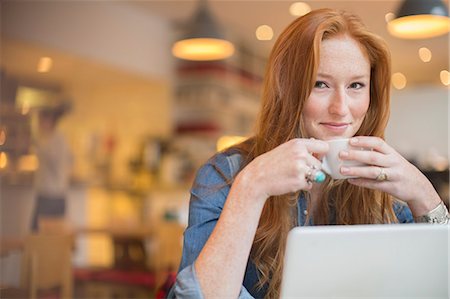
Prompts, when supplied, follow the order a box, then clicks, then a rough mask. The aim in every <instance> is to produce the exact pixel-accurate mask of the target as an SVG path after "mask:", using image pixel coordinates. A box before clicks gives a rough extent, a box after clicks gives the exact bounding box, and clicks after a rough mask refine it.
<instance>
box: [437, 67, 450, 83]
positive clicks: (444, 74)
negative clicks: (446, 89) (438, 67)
mask: <svg viewBox="0 0 450 299" xmlns="http://www.w3.org/2000/svg"><path fill="white" fill-rule="evenodd" d="M439 77H440V78H441V82H442V84H444V85H445V86H449V85H450V72H449V71H447V70H443V71H441V73H440V74H439Z"/></svg>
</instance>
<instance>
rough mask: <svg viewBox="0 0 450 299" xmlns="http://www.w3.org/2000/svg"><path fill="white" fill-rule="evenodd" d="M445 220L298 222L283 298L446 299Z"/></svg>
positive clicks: (287, 260) (286, 265) (291, 236)
mask: <svg viewBox="0 0 450 299" xmlns="http://www.w3.org/2000/svg"><path fill="white" fill-rule="evenodd" d="M449 228H450V226H449V225H430V224H392V225H385V224H384V225H381V224H380V225H351V226H340V225H338V226H310V227H296V228H294V229H292V230H291V231H290V232H289V235H288V239H287V245H286V254H285V261H284V269H283V278H282V283H281V298H383V299H385V298H408V299H409V298H427V299H431V298H445V299H448V298H449V284H450V281H449V235H450V229H449Z"/></svg>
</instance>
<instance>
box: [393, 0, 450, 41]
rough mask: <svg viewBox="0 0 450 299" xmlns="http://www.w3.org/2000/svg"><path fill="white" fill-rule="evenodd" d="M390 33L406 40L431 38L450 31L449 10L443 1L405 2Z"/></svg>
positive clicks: (415, 0) (413, 0)
mask: <svg viewBox="0 0 450 299" xmlns="http://www.w3.org/2000/svg"><path fill="white" fill-rule="evenodd" d="M387 28H388V31H389V33H390V34H392V35H393V36H395V37H399V38H405V39H422V38H430V37H435V36H439V35H443V34H447V33H448V32H449V31H450V18H449V14H448V8H447V7H446V6H445V4H444V3H443V2H442V1H441V0H404V1H403V3H402V4H401V6H400V7H399V9H398V11H397V14H396V18H395V19H393V20H391V21H389V22H388V25H387Z"/></svg>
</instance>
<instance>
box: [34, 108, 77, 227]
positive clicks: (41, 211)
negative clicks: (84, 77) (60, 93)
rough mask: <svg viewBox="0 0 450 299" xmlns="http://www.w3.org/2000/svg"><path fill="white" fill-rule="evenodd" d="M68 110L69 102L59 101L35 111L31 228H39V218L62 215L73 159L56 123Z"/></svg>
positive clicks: (59, 216)
mask: <svg viewBox="0 0 450 299" xmlns="http://www.w3.org/2000/svg"><path fill="white" fill-rule="evenodd" d="M68 110H69V105H68V104H61V105H59V106H57V107H49V108H47V107H46V108H42V109H40V110H39V111H38V126H37V136H36V139H35V148H36V155H37V158H38V162H39V166H38V169H37V170H36V174H35V192H36V202H35V206H34V211H33V215H32V222H31V230H32V231H38V229H39V227H38V226H39V218H41V217H52V218H62V217H64V216H65V212H66V196H67V192H68V187H69V180H70V175H71V169H72V160H73V158H72V153H71V150H70V147H69V145H68V144H67V142H66V140H65V138H64V136H63V134H62V133H61V132H60V131H59V130H58V129H57V126H58V122H59V121H60V119H61V117H62V116H63V115H65V114H66V112H67V111H68Z"/></svg>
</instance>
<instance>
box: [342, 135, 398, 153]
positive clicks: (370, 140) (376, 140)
mask: <svg viewBox="0 0 450 299" xmlns="http://www.w3.org/2000/svg"><path fill="white" fill-rule="evenodd" d="M350 145H352V146H355V147H362V148H366V149H370V150H374V151H377V152H380V153H385V154H389V153H391V152H392V148H391V147H390V146H389V145H388V144H387V143H386V142H385V141H384V140H383V139H381V138H380V137H374V136H357V137H353V138H351V139H350Z"/></svg>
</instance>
